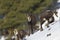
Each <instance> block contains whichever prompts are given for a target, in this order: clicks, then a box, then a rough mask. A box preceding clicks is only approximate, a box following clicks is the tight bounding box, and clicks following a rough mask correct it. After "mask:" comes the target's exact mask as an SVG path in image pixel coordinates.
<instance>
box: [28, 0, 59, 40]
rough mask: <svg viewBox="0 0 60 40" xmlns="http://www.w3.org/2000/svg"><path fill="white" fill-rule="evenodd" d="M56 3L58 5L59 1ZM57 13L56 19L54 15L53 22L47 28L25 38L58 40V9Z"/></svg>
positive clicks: (31, 39) (30, 39)
mask: <svg viewBox="0 0 60 40" xmlns="http://www.w3.org/2000/svg"><path fill="white" fill-rule="evenodd" d="M57 2H58V3H60V0H58V1H57ZM59 7H60V6H59ZM57 12H58V18H57V17H56V16H55V15H54V17H55V22H53V23H51V24H50V25H49V26H50V27H49V28H45V29H44V30H43V31H42V32H41V31H38V32H36V33H34V34H32V35H31V36H29V37H27V40H60V8H59V9H57Z"/></svg>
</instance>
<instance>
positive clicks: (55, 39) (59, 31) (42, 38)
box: [27, 21, 60, 40]
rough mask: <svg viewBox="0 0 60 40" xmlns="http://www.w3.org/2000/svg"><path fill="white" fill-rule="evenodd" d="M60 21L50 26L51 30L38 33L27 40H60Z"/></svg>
mask: <svg viewBox="0 0 60 40" xmlns="http://www.w3.org/2000/svg"><path fill="white" fill-rule="evenodd" d="M59 24H60V21H57V22H54V23H53V25H52V24H50V26H51V27H50V28H47V29H45V30H44V31H42V32H41V31H38V32H36V33H34V34H33V35H31V36H30V37H28V38H27V40H60V25H59ZM49 29H50V30H49Z"/></svg>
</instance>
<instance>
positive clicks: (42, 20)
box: [40, 10, 57, 31]
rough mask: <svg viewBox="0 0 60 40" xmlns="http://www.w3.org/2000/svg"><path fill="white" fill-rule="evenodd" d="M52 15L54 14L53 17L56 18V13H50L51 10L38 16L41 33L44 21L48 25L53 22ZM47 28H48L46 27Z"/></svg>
mask: <svg viewBox="0 0 60 40" xmlns="http://www.w3.org/2000/svg"><path fill="white" fill-rule="evenodd" d="M53 14H55V15H56V16H57V12H56V11H51V10H49V11H46V12H45V13H43V14H41V15H40V23H41V31H42V30H43V28H42V24H43V23H44V22H45V21H46V20H47V21H48V24H50V23H52V22H54V17H53ZM44 18H45V19H46V20H44ZM50 18H52V21H49V19H50ZM47 27H49V26H48V25H47Z"/></svg>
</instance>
